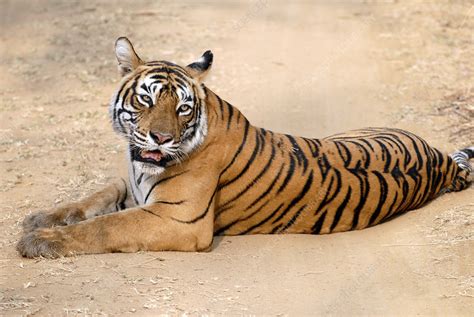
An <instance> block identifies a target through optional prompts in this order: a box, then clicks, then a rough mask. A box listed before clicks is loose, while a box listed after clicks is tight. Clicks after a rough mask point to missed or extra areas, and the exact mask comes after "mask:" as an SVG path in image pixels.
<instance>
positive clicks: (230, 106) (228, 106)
mask: <svg viewBox="0 0 474 317" xmlns="http://www.w3.org/2000/svg"><path fill="white" fill-rule="evenodd" d="M226 105H227V109H229V118H227V130H229V129H230V123H231V122H232V116H233V115H234V107H232V105H231V104H229V103H228V102H226Z"/></svg>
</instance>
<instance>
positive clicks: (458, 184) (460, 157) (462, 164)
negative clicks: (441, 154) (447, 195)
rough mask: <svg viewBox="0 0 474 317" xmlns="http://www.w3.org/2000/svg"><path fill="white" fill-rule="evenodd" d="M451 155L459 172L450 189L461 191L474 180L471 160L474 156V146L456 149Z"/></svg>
mask: <svg viewBox="0 0 474 317" xmlns="http://www.w3.org/2000/svg"><path fill="white" fill-rule="evenodd" d="M450 156H451V158H452V159H453V161H454V162H455V163H456V164H457V165H458V167H459V172H458V173H457V175H456V177H455V178H454V180H453V182H452V184H451V185H450V186H449V187H448V191H460V190H463V189H465V188H467V187H469V185H470V183H471V182H472V166H471V163H470V162H469V160H470V159H472V158H474V146H470V147H468V148H465V149H462V150H459V151H456V152H454V153H452V154H451V155H450Z"/></svg>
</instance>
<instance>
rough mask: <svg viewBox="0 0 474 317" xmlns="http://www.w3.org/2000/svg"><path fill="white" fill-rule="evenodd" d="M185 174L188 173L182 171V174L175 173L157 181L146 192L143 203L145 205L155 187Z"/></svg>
mask: <svg viewBox="0 0 474 317" xmlns="http://www.w3.org/2000/svg"><path fill="white" fill-rule="evenodd" d="M187 172H188V171H187V170H186V171H183V172H181V173H177V174H174V175H171V176H168V177H165V178H162V179H160V180H159V181H157V182H156V183H154V184H153V186H151V188H150V190H149V191H148V194H146V197H145V201H144V202H145V203H146V201H147V200H148V197H150V194H151V192H152V191H153V190H154V189H155V187H156V186H158V185H159V184H161V183H163V182H166V181H168V180H170V179H173V178H175V177H178V176H180V175H183V174H184V173H187Z"/></svg>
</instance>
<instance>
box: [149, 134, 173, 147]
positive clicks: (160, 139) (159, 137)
mask: <svg viewBox="0 0 474 317" xmlns="http://www.w3.org/2000/svg"><path fill="white" fill-rule="evenodd" d="M150 136H151V138H152V139H153V141H155V142H156V143H158V144H163V143H166V142H169V141H171V140H173V137H172V136H171V135H169V134H162V133H159V132H150Z"/></svg>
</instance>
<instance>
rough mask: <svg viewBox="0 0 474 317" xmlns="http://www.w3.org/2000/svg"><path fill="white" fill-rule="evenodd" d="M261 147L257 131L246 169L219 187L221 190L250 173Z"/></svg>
mask: <svg viewBox="0 0 474 317" xmlns="http://www.w3.org/2000/svg"><path fill="white" fill-rule="evenodd" d="M260 146H261V142H260V139H259V137H258V133H257V132H256V131H255V147H254V149H253V152H252V155H251V156H250V158H249V159H248V161H247V164H245V166H244V168H243V169H242V170H241V171H240V173H239V174H238V175H237V176H235V177H234V178H231V179H229V180H228V181H226V182H223V183H221V184H219V187H218V188H219V189H222V188H224V187H226V186H229V185H230V184H232V183H233V182H235V181H236V180H238V179H239V178H240V177H242V175H244V174H245V173H246V172H247V171H248V169H249V168H250V166H251V165H252V164H253V161H254V160H255V158H256V157H257V153H258V150H259V149H260Z"/></svg>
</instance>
